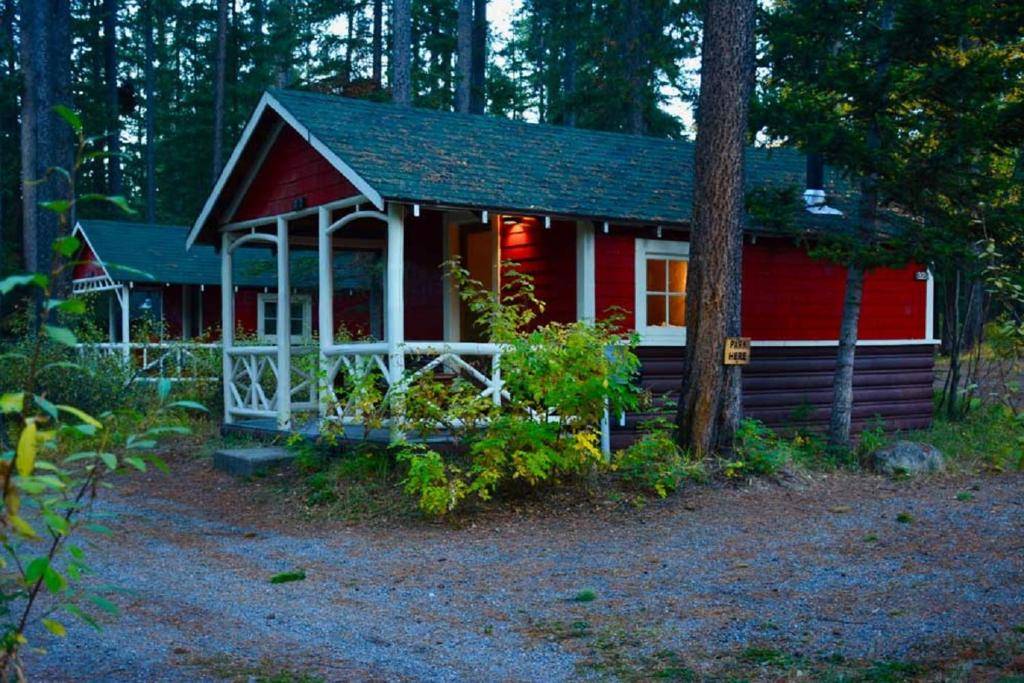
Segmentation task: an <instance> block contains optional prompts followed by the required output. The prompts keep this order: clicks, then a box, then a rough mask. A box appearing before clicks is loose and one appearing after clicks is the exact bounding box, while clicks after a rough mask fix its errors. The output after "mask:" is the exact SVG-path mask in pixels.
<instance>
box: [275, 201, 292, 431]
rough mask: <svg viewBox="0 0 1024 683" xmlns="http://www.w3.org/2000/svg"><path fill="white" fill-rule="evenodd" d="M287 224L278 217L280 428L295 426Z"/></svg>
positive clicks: (278, 404)
mask: <svg viewBox="0 0 1024 683" xmlns="http://www.w3.org/2000/svg"><path fill="white" fill-rule="evenodd" d="M288 266H289V263H288V221H287V220H286V219H284V218H282V217H281V216H278V217H277V428H278V429H282V430H285V429H291V426H292V293H291V282H290V278H289V272H288V271H289V267H288Z"/></svg>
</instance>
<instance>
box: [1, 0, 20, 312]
mask: <svg viewBox="0 0 1024 683" xmlns="http://www.w3.org/2000/svg"><path fill="white" fill-rule="evenodd" d="M14 15H15V7H14V0H3V6H2V11H0V57H2V59H3V62H4V70H5V74H4V82H5V83H8V84H10V87H11V90H12V91H13V90H15V89H20V88H18V86H16V85H15V80H16V79H17V78H18V74H17V71H18V56H17V52H16V50H17V47H16V43H15V37H14ZM15 104H16V103H15V100H14V99H13V97H12V98H11V100H10V105H11V107H10V108H9V109H4V110H2V111H0V151H2V150H4V149H7V150H8V154H10V153H11V151H12V150H14V149H16V148H17V147H19V145H18V142H17V136H18V111H17V109H16V107H15ZM0 106H2V104H0ZM6 164H7V158H6V157H3V156H2V155H0V269H4V268H8V267H13V264H9V263H7V257H8V255H9V253H10V252H12V251H13V247H8V246H7V244H8V240H10V244H12V245H13V244H17V240H18V235H17V228H16V224H17V220H16V214H17V208H16V202H17V198H18V195H19V194H20V193H19V192H18V191H17V189H16V188H14V191H13V192H11V194H10V197H11V199H12V200H14V201H13V202H11V203H10V204H8V203H7V201H5V199H6V196H5V181H4V178H5V177H7V175H8V170H7V169H6V168H5V166H6ZM12 166H13V164H12ZM11 170H13V169H11ZM10 175H11V177H14V176H16V175H17V174H16V173H11V174H10ZM2 314H3V311H2V310H0V315H2Z"/></svg>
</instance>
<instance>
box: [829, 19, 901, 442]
mask: <svg viewBox="0 0 1024 683" xmlns="http://www.w3.org/2000/svg"><path fill="white" fill-rule="evenodd" d="M893 15H894V7H893V3H892V0H887V1H886V2H885V4H884V5H883V6H882V10H881V21H880V26H881V29H882V31H889V30H891V29H892V24H893V19H894V17H893ZM888 70H889V49H888V46H887V45H883V47H882V48H881V53H880V55H879V59H878V63H877V65H876V66H875V78H876V82H877V83H879V84H880V83H881V82H882V81H883V80H884V79H885V77H886V73H887V72H888ZM879 91H880V92H879V94H878V97H879V101H878V102H877V103H876V106H877V107H878V110H879V113H880V112H881V109H882V108H883V107H884V106H885V93H884V92H882V91H881V88H879ZM866 142H867V149H868V153H869V154H871V155H872V156H875V155H876V154H877V153H878V150H879V149H880V148H881V144H882V140H881V129H880V126H879V123H878V115H875V116H874V117H873V118H872V120H871V123H870V125H869V126H868V132H867V140H866ZM858 213H859V216H858V225H857V232H858V235H857V236H858V240H860V241H861V242H862V243H867V242H869V241H870V240H872V239H874V237H875V235H876V234H877V231H878V177H877V174H874V173H869V174H867V175H866V176H865V177H864V178H863V179H862V180H861V183H860V203H859V207H858ZM864 272H865V268H864V265H863V264H862V263H858V262H857V258H856V256H854V257H853V258H852V260H851V262H850V264H849V266H848V270H847V276H846V294H845V296H844V299H843V318H842V321H841V322H840V324H839V348H837V349H836V373H835V377H834V379H833V383H832V411H831V414H830V415H829V423H828V445H829V447H831V448H841V449H848V448H849V447H850V430H851V427H852V424H853V368H854V361H855V356H856V352H857V336H858V330H857V326H858V321H859V320H860V306H861V300H862V299H863V296H864Z"/></svg>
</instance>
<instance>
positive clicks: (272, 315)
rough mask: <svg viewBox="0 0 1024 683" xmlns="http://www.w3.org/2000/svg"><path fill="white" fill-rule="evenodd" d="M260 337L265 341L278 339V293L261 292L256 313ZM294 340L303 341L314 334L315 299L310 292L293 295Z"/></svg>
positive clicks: (291, 321) (291, 327)
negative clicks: (313, 299)
mask: <svg viewBox="0 0 1024 683" xmlns="http://www.w3.org/2000/svg"><path fill="white" fill-rule="evenodd" d="M256 318H257V320H256V326H257V329H258V330H259V337H260V339H263V340H264V341H274V340H276V339H277V294H260V295H259V301H258V306H257V314H256ZM289 326H290V329H291V340H292V342H293V343H294V342H303V341H307V340H309V339H311V338H312V336H313V301H312V299H311V298H310V296H309V295H308V294H293V295H292V297H291V320H290V322H289Z"/></svg>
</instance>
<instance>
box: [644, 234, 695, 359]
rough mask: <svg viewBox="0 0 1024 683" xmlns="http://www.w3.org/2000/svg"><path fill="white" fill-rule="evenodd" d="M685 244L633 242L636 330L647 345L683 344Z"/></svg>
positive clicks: (687, 247)
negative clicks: (634, 248)
mask: <svg viewBox="0 0 1024 683" xmlns="http://www.w3.org/2000/svg"><path fill="white" fill-rule="evenodd" d="M689 256H690V244H689V242H675V241H670V240H649V239H638V240H636V329H637V332H639V333H640V339H641V341H642V342H645V343H648V344H684V343H686V277H687V273H688V270H689Z"/></svg>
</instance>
